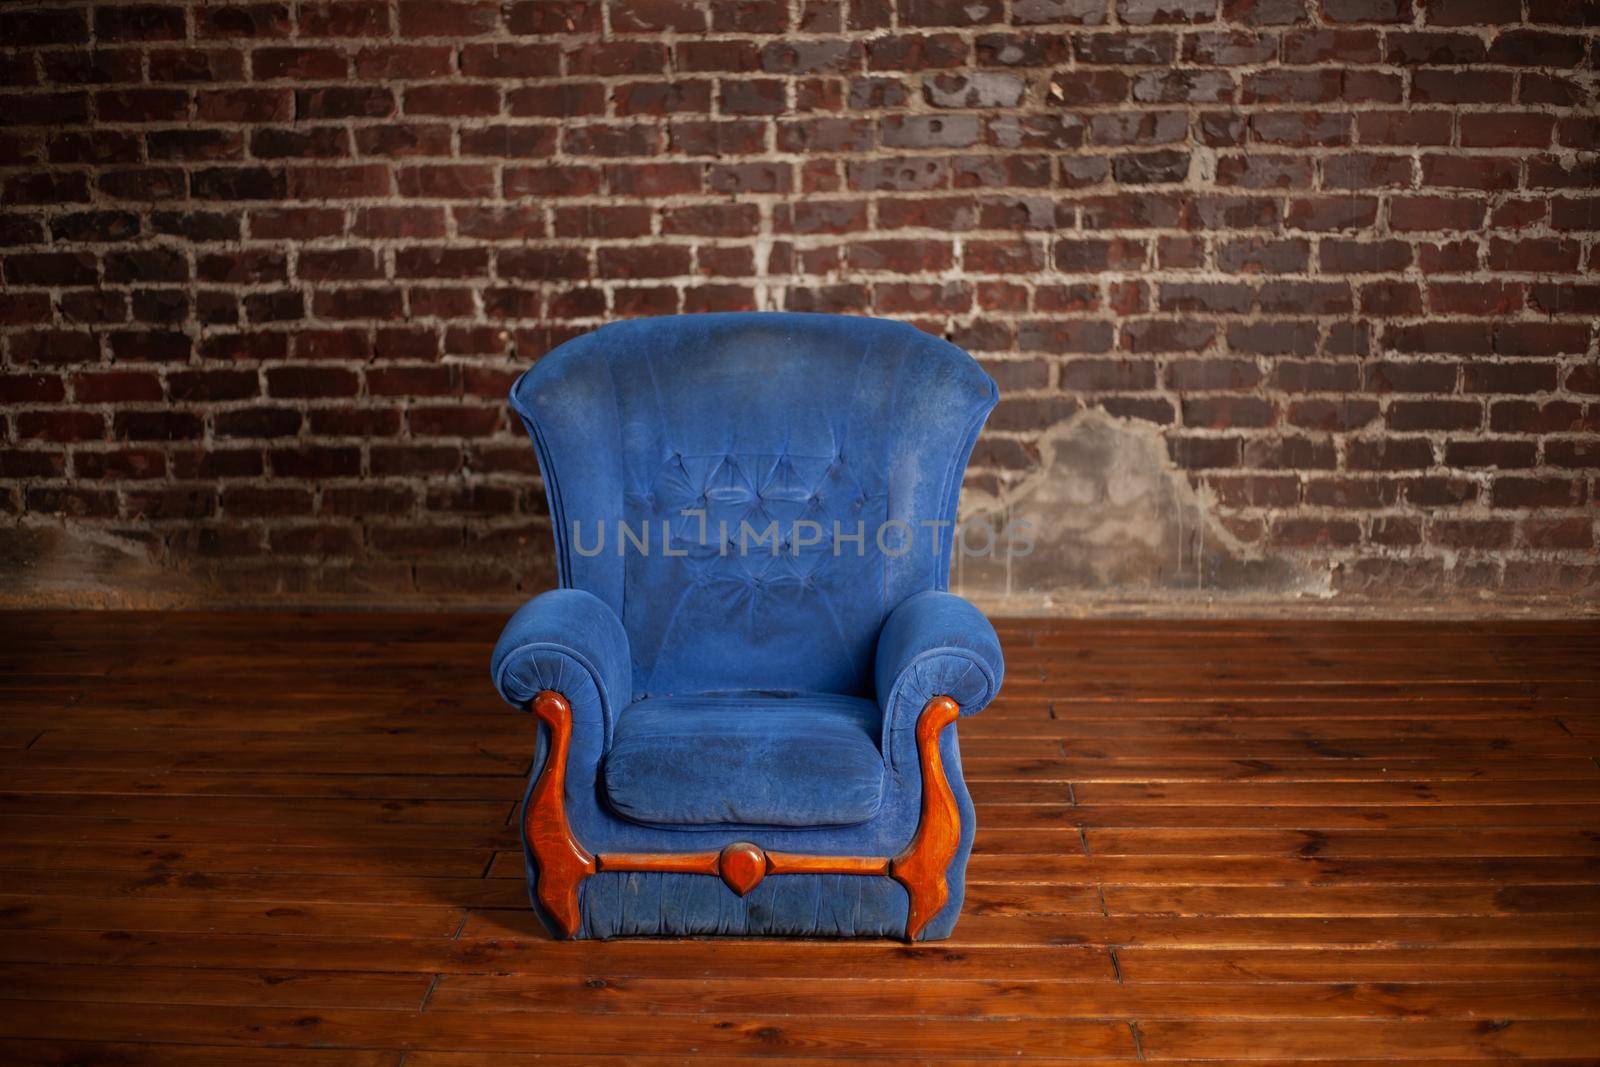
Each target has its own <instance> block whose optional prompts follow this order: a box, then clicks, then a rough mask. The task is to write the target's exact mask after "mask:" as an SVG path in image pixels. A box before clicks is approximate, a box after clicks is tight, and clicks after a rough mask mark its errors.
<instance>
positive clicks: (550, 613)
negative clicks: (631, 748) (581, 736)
mask: <svg viewBox="0 0 1600 1067" xmlns="http://www.w3.org/2000/svg"><path fill="white" fill-rule="evenodd" d="M489 670H490V675H491V677H492V678H493V679H494V685H495V688H496V689H497V690H499V691H500V695H501V696H502V697H503V698H504V699H505V701H506V703H508V704H510V705H511V706H513V707H516V708H521V709H524V710H526V709H527V708H528V706H529V703H530V702H531V701H532V700H533V698H534V697H536V696H538V695H539V693H540V692H542V691H544V690H546V689H548V690H551V691H553V692H556V693H560V694H561V695H562V696H564V697H566V699H567V702H568V703H569V704H570V705H571V706H572V720H573V724H574V727H575V728H579V727H581V725H582V724H588V725H591V726H596V725H597V726H599V727H601V729H602V730H603V737H604V742H603V744H604V746H605V747H609V746H610V743H611V732H612V729H613V727H614V726H615V723H616V718H617V714H618V713H619V712H620V711H621V709H622V705H624V704H626V703H627V702H628V700H629V699H630V698H631V697H632V693H633V667H632V664H631V662H630V660H629V649H628V633H627V631H626V630H624V629H623V628H622V621H621V620H620V619H618V618H617V615H616V613H615V612H614V611H612V610H611V608H609V607H608V606H607V605H606V603H605V602H604V601H603V600H601V599H600V598H599V597H597V596H595V595H593V594H592V593H586V592H584V591H582V590H581V589H554V590H551V591H550V592H548V593H543V594H541V595H539V596H536V597H534V598H533V599H532V600H530V601H528V602H527V603H526V604H524V605H522V607H520V608H518V609H517V613H516V614H515V615H513V616H511V620H510V621H509V622H507V623H506V626H505V629H504V630H503V631H501V633H500V640H499V641H498V642H496V644H495V646H494V656H493V657H492V658H491V660H490V666H489Z"/></svg>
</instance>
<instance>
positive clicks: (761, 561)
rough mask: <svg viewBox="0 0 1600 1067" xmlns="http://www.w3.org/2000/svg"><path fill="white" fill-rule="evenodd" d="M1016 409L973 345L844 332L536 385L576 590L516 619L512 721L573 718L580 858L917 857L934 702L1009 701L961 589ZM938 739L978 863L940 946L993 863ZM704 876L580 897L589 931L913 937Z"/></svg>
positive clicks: (519, 392)
mask: <svg viewBox="0 0 1600 1067" xmlns="http://www.w3.org/2000/svg"><path fill="white" fill-rule="evenodd" d="M996 399H997V393H996V390H995V386H994V383H993V382H992V381H991V380H990V379H989V377H988V376H987V375H986V374H984V373H983V371H982V369H981V368H980V367H979V366H978V365H977V363H976V362H974V361H973V360H972V358H971V357H969V356H968V355H966V354H965V353H964V352H962V351H961V350H960V349H957V348H955V347H954V346H952V345H949V344H947V343H945V342H943V341H940V340H938V339H936V338H933V337H930V336H928V335H927V334H925V333H922V332H921V331H919V330H916V329H914V328H912V327H910V326H907V325H904V324H900V323H893V322H885V321H879V320H874V319H860V318H846V317H842V316H829V315H794V314H731V315H689V316H678V317H675V318H668V319H645V320H635V321H629V322H619V323H615V324H612V325H609V326H606V327H603V328H602V329H600V330H597V331H595V332H594V333H591V334H587V335H584V336H582V337H579V338H576V339H574V340H572V341H569V342H568V343H567V344H565V345H563V346H561V347H560V348H558V349H557V350H555V351H554V352H551V353H550V354H549V355H547V356H545V357H544V358H543V359H541V360H540V361H539V362H538V363H537V364H536V365H535V366H534V367H532V368H531V369H530V370H529V371H528V372H527V373H525V374H524V375H523V376H522V377H521V378H520V379H519V380H518V381H517V383H516V385H515V386H514V388H513V390H512V404H513V406H514V407H515V409H516V411H517V412H518V414H519V415H520V416H521V417H522V419H523V421H524V424H525V425H526V426H527V429H528V432H529V435H530V436H531V437H532V439H533V442H534V447H535V449H536V451H537V453H538V456H539V464H540V468H541V470H542V472H543V475H544V479H545V488H546V492H547V494H548V497H549V503H550V512H551V517H552V522H553V525H554V528H555V539H556V549H557V559H558V565H559V570H560V578H561V584H562V586H563V588H562V589H561V590H558V591H556V592H552V593H546V594H544V595H543V596H540V597H536V598H535V599H534V600H532V601H530V602H529V603H528V604H527V605H526V606H525V607H524V608H523V609H522V611H519V612H518V613H517V615H516V616H514V617H513V619H512V620H511V622H510V623H509V624H508V625H507V629H506V633H505V634H504V635H503V636H502V638H501V641H500V644H499V645H498V646H497V648H496V652H495V660H494V664H493V668H494V678H495V683H496V685H497V687H499V689H500V691H501V693H502V695H504V696H505V698H506V699H507V700H508V701H509V702H511V703H513V704H515V705H517V706H526V704H527V702H528V700H529V699H530V698H531V697H532V696H533V695H534V694H535V693H537V692H538V691H539V689H541V688H558V691H562V692H564V693H565V694H566V695H567V696H568V698H569V701H570V702H571V704H572V710H573V734H572V742H571V748H570V752H569V755H568V759H567V782H566V794H565V806H566V813H567V818H568V820H569V822H570V824H571V827H572V830H573V832H574V833H575V835H576V836H577V837H578V839H579V840H581V841H582V842H583V843H584V845H585V847H586V848H588V849H590V850H591V851H594V852H597V853H599V852H604V851H607V850H613V851H617V852H684V851H694V850H705V849H719V848H721V847H722V846H723V845H725V844H727V843H729V842H731V841H734V840H753V841H756V842H757V843H758V844H759V845H761V846H762V847H763V848H766V849H769V850H784V851H790V852H799V853H812V854H821V855H851V856H889V855H894V854H896V853H897V852H898V851H899V850H900V849H901V848H903V847H904V846H905V845H906V843H907V841H909V840H910V838H911V836H912V834H913V833H914V832H915V830H916V826H917V822H918V819H919V805H920V796H921V781H920V773H921V772H920V768H919V766H918V761H917V759H916V749H915V740H914V738H913V737H912V735H911V732H912V728H913V727H914V725H915V718H916V714H917V711H918V710H920V707H921V703H919V701H920V702H923V703H925V702H926V700H927V698H928V696H929V695H949V696H953V697H954V698H955V699H956V700H957V702H958V703H959V704H960V705H961V710H962V712H963V713H964V714H971V713H973V712H976V711H978V710H980V709H981V708H982V707H983V706H984V705H985V704H987V703H988V701H989V700H990V699H992V698H993V696H994V693H995V692H996V691H997V689H998V687H999V684H1000V676H1001V671H1002V664H1001V659H1000V651H999V645H998V643H997V642H996V641H995V640H994V631H993V629H992V627H990V626H989V624H988V622H987V620H985V619H984V618H983V616H982V615H981V614H979V613H978V612H977V611H976V610H975V609H973V608H971V606H970V605H967V604H966V603H965V602H964V601H961V600H960V599H959V598H958V597H954V596H952V595H951V594H949V593H947V592H944V590H945V588H946V585H947V580H948V575H949V570H950V552H951V547H952V540H953V537H952V530H951V526H952V523H953V520H954V518H955V510H956V500H957V495H958V493H959V491H960V485H961V477H962V472H963V470H964V468H965V464H966V459H967V456H968V454H969V453H970V452H971V449H972V445H973V442H974V441H975V439H976V437H977V433H978V430H979V428H980V427H981V426H982V423H983V420H984V418H985V417H986V416H987V414H988V412H989V411H990V410H991V409H992V408H993V406H994V404H995V402H996ZM563 685H565V686H569V687H570V691H568V690H567V689H560V688H559V687H560V686H563ZM935 691H937V692H935ZM546 744H547V739H545V738H543V736H542V735H541V741H540V748H539V750H538V752H537V753H536V761H535V766H536V767H537V766H538V765H539V763H540V762H541V761H542V760H543V758H544V753H545V751H546V747H545V746H546ZM939 745H940V748H941V752H942V754H943V757H944V765H945V768H946V770H947V772H948V775H949V777H950V779H951V788H952V792H953V794H954V796H955V798H956V801H957V806H958V808H959V810H960V814H961V841H960V846H959V850H958V852H957V855H956V857H955V859H954V861H953V862H952V863H951V866H950V871H949V873H948V879H949V881H950V884H951V890H952V892H951V899H950V902H949V904H948V905H947V906H946V907H945V908H944V909H943V910H942V911H941V912H940V913H939V914H938V915H937V916H936V917H935V918H934V919H933V921H932V922H931V923H929V925H928V927H927V930H926V933H925V934H924V936H927V937H943V936H947V935H948V933H949V931H950V929H951V928H952V927H953V925H954V923H955V918H956V916H957V914H958V913H959V911H960V907H961V895H962V880H963V872H964V870H965V865H966V858H967V854H968V851H969V850H970V847H971V841H972V820H971V802H970V799H969V798H968V796H967V792H966V787H965V785H964V784H963V783H962V780H961V771H960V766H961V764H960V752H959V749H958V747H957V743H956V736H955V732H954V731H953V730H946V731H944V733H943V734H942V735H941V737H940V740H939ZM531 784H532V783H531V782H530V788H531ZM528 860H529V882H530V889H531V888H533V887H534V886H535V885H536V884H537V880H538V877H539V872H538V865H537V860H536V858H535V857H534V856H533V854H532V853H531V852H530V853H529V855H528ZM708 882H712V883H715V882H716V880H715V879H707V878H705V877H704V876H699V875H672V874H637V873H635V874H629V873H607V872H605V871H602V872H600V873H599V874H596V875H595V876H593V877H591V878H590V879H588V881H587V882H585V883H584V888H583V889H582V891H581V892H582V896H581V910H582V912H583V928H582V932H583V933H585V934H587V935H589V936H601V937H604V936H612V935H616V934H627V933H666V932H670V933H719V932H746V933H755V932H767V933H815V934H840V935H856V934H879V933H884V932H889V931H893V930H895V929H900V928H903V927H904V924H905V921H906V896H905V893H904V891H903V890H902V889H901V888H900V887H899V886H898V885H896V884H895V883H893V882H891V881H887V880H885V879H871V878H866V877H864V876H840V875H799V874H795V875H784V876H781V877H778V876H774V878H772V879H770V880H769V881H768V882H766V883H763V884H762V885H761V886H759V887H758V888H757V889H756V890H755V891H754V892H752V893H750V894H749V895H748V896H747V897H737V896H735V895H733V894H731V893H730V892H729V891H728V890H727V888H726V887H725V886H721V885H720V883H716V884H706V883H708ZM539 906H540V905H539V904H538V902H537V899H535V907H536V908H538V907H539Z"/></svg>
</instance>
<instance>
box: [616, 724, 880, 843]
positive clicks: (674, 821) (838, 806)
mask: <svg viewBox="0 0 1600 1067" xmlns="http://www.w3.org/2000/svg"><path fill="white" fill-rule="evenodd" d="M882 719H883V713H882V711H881V710H879V708H878V705H877V704H876V703H875V702H874V701H871V700H861V699H858V698H856V697H847V696H833V695H828V694H820V693H731V694H730V693H716V694H704V695H696V696H674V697H650V698H647V699H644V700H640V701H638V702H637V703H634V704H632V705H630V706H628V707H627V708H626V709H625V710H624V711H623V712H622V715H621V717H620V718H619V720H618V722H617V727H616V734H615V737H614V739H613V742H612V745H611V750H610V752H608V753H607V754H606V757H605V792H606V798H607V800H608V801H609V802H610V805H611V807H612V809H613V810H614V811H616V813H617V814H619V815H621V816H623V817H624V818H627V819H630V820H632V821H634V822H638V823H645V824H649V825H664V826H729V825H732V826H803V827H819V826H851V825H855V824H857V823H863V822H866V821H867V820H868V819H871V818H872V817H873V816H874V815H876V814H877V813H878V809H879V807H880V806H881V805H882V803H883V790H884V766H883V754H882V752H881V750H880V749H879V747H878V741H879V737H878V735H879V732H880V729H881V724H882Z"/></svg>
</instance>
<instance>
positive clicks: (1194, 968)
mask: <svg viewBox="0 0 1600 1067" xmlns="http://www.w3.org/2000/svg"><path fill="white" fill-rule="evenodd" d="M499 622H500V620H499V619H498V618H490V617H486V616H465V615H330V614H317V615H309V614H307V615H262V614H242V613H241V614H209V615H200V614H161V615H136V614H72V613H27V614H11V615H0V633H3V634H4V639H3V640H0V765H3V766H4V768H5V769H4V772H3V777H0V781H3V783H4V785H3V787H0V788H3V795H0V928H3V929H0V1063H5V1064H31V1063H74V1064H78V1063H115V1064H120V1065H130V1064H179V1065H193V1064H214V1063H215V1064H230V1065H237V1064H244V1065H247V1067H248V1065H256V1064H262V1065H265V1064H272V1065H279V1064H282V1065H287V1067H295V1065H305V1064H314V1065H323V1064H361V1065H374V1067H377V1065H396V1064H402V1063H403V1064H404V1065H405V1067H471V1065H476V1064H482V1063H487V1062H491V1061H495V1062H501V1061H505V1060H512V1061H516V1060H523V1059H526V1058H528V1057H529V1056H530V1055H531V1054H534V1053H538V1054H541V1055H542V1056H544V1057H547V1058H548V1060H549V1061H550V1062H554V1063H558V1064H567V1063H570V1064H579V1063H592V1062H595V1061H597V1060H601V1059H604V1058H607V1057H612V1056H615V1057H626V1059H627V1060H628V1061H629V1062H632V1063H643V1064H653V1063H678V1062H685V1061H687V1060H689V1059H695V1060H707V1059H723V1060H724V1061H725V1062H733V1061H745V1060H751V1059H758V1058H772V1057H790V1058H795V1059H802V1060H813V1061H817V1062H822V1061H839V1060H858V1059H866V1058H870V1060H871V1062H874V1063H897V1062H907V1063H909V1062H927V1061H931V1060H956V1059H965V1060H985V1059H1006V1060H1015V1059H1034V1060H1045V1061H1051V1060H1061V1061H1065V1060H1073V1059H1081V1058H1099V1059H1101V1060H1102V1061H1110V1062H1113V1063H1124V1062H1127V1063H1131V1062H1138V1061H1182V1060H1206V1061H1212V1062H1216V1061H1221V1062H1234V1061H1244V1060H1255V1061H1270V1062H1277V1063H1283V1062H1289V1061H1295V1060H1301V1059H1304V1060H1318V1061H1321V1062H1323V1063H1324V1064H1327V1063H1337V1062H1353V1061H1357V1060H1367V1061H1372V1060H1379V1061H1405V1060H1428V1061H1435V1062H1464V1061H1470V1060H1483V1059H1493V1058H1510V1057H1519V1058H1523V1059H1526V1060H1530V1061H1534V1062H1547V1063H1556V1062H1564V1063H1565V1062H1594V1061H1595V1060H1596V1059H1600V764H1597V763H1596V756H1597V755H1600V655H1597V652H1600V624H1597V623H1595V622H1593V621H1587V622H1574V623H1548V622H1504V623H1495V622H1479V623H1468V624H1439V623H1421V624H1418V623H1404V624H1401V623H1369V622H1239V623H1213V622H1203V623H1201V622H1196V623H1180V622H1113V621H1085V622H1063V621H1033V622H1025V621H1012V622H1009V623H1007V624H1005V625H1004V626H1003V627H1002V636H1003V639H1004V641H1005V644H1006V647H1007V659H1008V678H1007V683H1006V687H1005V692H1004V693H1003V694H1002V696H1001V698H1000V699H999V701H998V702H997V703H996V704H995V705H994V706H993V707H991V708H990V709H989V710H988V712H987V713H986V714H984V715H983V716H980V717H978V718H976V719H973V720H968V721H965V722H963V723H962V725H961V727H960V729H961V734H962V747H963V750H964V753H965V762H966V766H967V769H968V779H969V782H970V784H971V787H972V792H973V794H974V797H975V798H976V800H977V804H978V820H979V831H978V841H977V849H976V852H975V854H974V856H973V859H972V865H971V871H970V883H971V884H970V886H969V892H968V907H967V912H966V915H965V916H964V918H963V919H962V921H961V924H960V926H959V927H958V928H957V932H956V937H955V938H954V939H953V940H951V941H948V942H944V943H940V944H935V945H926V946H918V947H906V946H901V945H896V944H892V943H887V942H856V943H840V942H771V941H744V942H740V941H704V940H703V941H679V942H648V941H624V942H612V943H576V944H564V943H553V942H550V941H548V940H547V939H545V938H544V937H543V936H542V934H541V933H540V932H539V930H538V927H537V924H536V923H535V922H534V920H533V918H532V917H531V915H530V914H529V912H528V911H527V910H526V908H525V906H524V903H523V886H522V882H521V856H520V853H519V851H518V845H517V840H516V835H515V832H514V823H513V808H514V805H515V801H516V799H517V797H518V796H519V793H520V789H521V785H522V781H523V776H524V774H525V773H526V771H527V769H528V764H529V759H530V755H531V742H532V728H531V722H530V720H529V719H527V718H526V717H522V716H519V715H517V714H516V713H514V712H512V711H510V710H509V709H506V708H504V707H503V706H501V705H500V704H499V702H498V700H497V698H496V697H495V696H494V694H493V692H492V691H491V689H490V686H489V682H488V677H487V673H488V672H487V666H486V661H487V656H488V652H489V648H490V645H491V643H492V641H493V638H494V636H495V634H496V633H497V631H498V626H499Z"/></svg>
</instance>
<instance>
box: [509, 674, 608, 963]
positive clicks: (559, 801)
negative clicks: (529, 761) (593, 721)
mask: <svg viewBox="0 0 1600 1067" xmlns="http://www.w3.org/2000/svg"><path fill="white" fill-rule="evenodd" d="M533 713H534V714H535V715H536V716H538V717H539V721H540V722H542V723H544V724H545V726H547V727H549V729H550V750H549V752H548V753H547V754H546V755H545V759H544V767H543V769H542V770H540V772H539V780H538V781H537V782H536V783H534V786H533V792H532V793H531V794H530V795H529V797H528V806H527V810H526V811H524V812H523V816H522V834H523V837H524V838H525V839H526V840H527V842H528V847H529V848H531V849H532V850H533V855H534V858H535V859H537V860H538V861H539V887H538V893H539V903H541V904H543V905H544V907H545V910H546V911H548V912H549V913H550V915H551V917H552V918H554V919H555V921H556V924H557V925H558V926H559V927H560V928H561V934H562V936H563V937H571V936H572V935H573V934H575V933H577V932H578V924H579V921H580V916H579V914H578V885H579V883H580V882H582V881H583V880H584V879H585V878H587V877H589V875H591V874H593V873H594V871H595V863H594V857H593V856H591V855H589V853H588V852H586V851H584V847H583V846H582V845H580V844H578V839H577V838H575V837H573V836H572V830H571V829H570V828H569V827H568V826H567V810H566V806H565V796H566V786H567V750H568V749H569V748H570V747H571V744H572V705H570V704H568V703H567V698H566V697H564V696H562V695H561V694H560V693H553V692H551V691H550V690H548V689H547V690H545V691H544V692H542V693H540V694H539V695H538V696H536V697H534V698H533Z"/></svg>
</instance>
